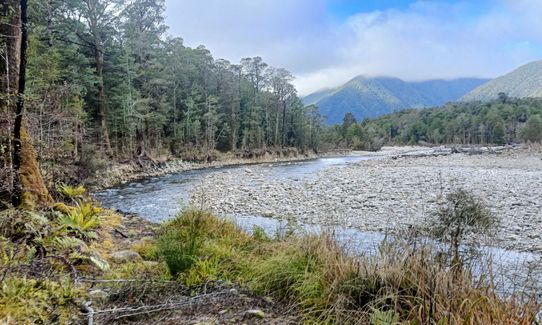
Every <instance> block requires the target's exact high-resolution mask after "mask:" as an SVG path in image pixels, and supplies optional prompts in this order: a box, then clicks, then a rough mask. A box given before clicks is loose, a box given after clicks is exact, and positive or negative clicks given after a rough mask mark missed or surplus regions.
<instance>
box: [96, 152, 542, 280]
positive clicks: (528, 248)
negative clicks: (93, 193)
mask: <svg viewBox="0 0 542 325" xmlns="http://www.w3.org/2000/svg"><path fill="white" fill-rule="evenodd" d="M439 152H440V151H439V150H438V149H427V148H386V149H385V150H383V151H381V152H378V153H366V152H358V153H355V154H352V155H349V156H344V157H333V158H320V159H315V160H311V161H305V162H288V163H265V164H259V165H251V166H243V165H241V166H230V167H222V168H210V169H203V170H192V171H187V172H182V173H177V174H170V175H163V176H158V177H153V178H149V179H145V180H143V181H137V182H132V183H129V184H126V185H123V186H120V187H116V188H111V189H108V190H105V191H103V192H101V193H98V195H97V197H98V199H100V200H101V201H102V202H103V204H104V205H105V206H106V207H110V208H115V209H119V210H121V211H124V212H130V213H137V214H139V215H140V216H142V217H144V218H146V219H148V220H150V221H153V222H160V221H164V220H167V219H170V218H172V217H173V216H175V215H176V214H177V213H178V212H179V211H180V210H181V209H183V208H184V207H187V206H195V207H197V208H204V209H209V210H212V211H213V212H215V213H216V214H218V215H220V216H223V217H228V218H231V219H232V220H234V221H235V222H237V223H238V224H239V225H240V226H241V227H242V228H244V229H245V230H247V231H250V230H251V229H252V227H253V226H260V227H263V228H264V229H265V230H266V231H267V232H268V233H273V232H275V231H277V229H283V228H284V227H285V225H286V224H287V223H288V220H289V221H290V222H292V221H293V222H295V224H297V225H299V226H300V228H301V229H303V230H304V231H308V232H319V231H322V230H323V229H326V230H329V229H332V231H334V232H335V234H336V237H337V238H338V240H339V241H341V242H342V243H344V244H345V246H347V247H350V248H355V250H357V251H358V252H359V251H361V252H364V253H366V252H372V253H374V252H376V251H377V247H378V245H379V244H380V242H381V241H382V240H383V239H384V238H385V236H386V234H393V233H394V232H396V231H397V230H398V229H405V228H408V227H416V226H418V225H420V224H423V223H424V222H426V221H427V220H428V218H430V216H431V214H432V212H433V211H434V210H435V208H436V205H437V203H438V202H439V200H441V199H442V198H443V197H445V195H446V194H448V193H450V192H451V191H453V190H454V189H457V188H464V189H466V190H469V191H471V192H473V193H474V194H475V195H477V196H479V197H480V198H481V199H482V200H484V201H485V203H486V204H487V205H488V207H489V208H490V209H491V211H492V212H493V213H494V214H495V215H496V217H497V218H498V219H499V220H500V227H499V230H498V233H497V236H495V237H494V238H492V240H490V241H486V242H484V243H483V244H484V246H485V250H486V254H490V255H492V256H494V258H495V262H496V266H498V269H499V271H501V272H499V274H502V276H506V277H508V276H513V277H514V278H518V277H520V278H522V277H525V276H526V275H527V274H528V273H532V272H533V269H534V271H538V272H539V271H541V270H540V266H541V263H540V253H541V252H542V238H541V234H542V231H541V229H542V207H541V203H542V202H541V201H542V200H541V198H542V186H541V184H542V160H541V159H540V157H541V155H540V153H537V152H533V151H530V150H510V151H502V152H498V153H492V154H489V153H486V154H482V155H470V154H467V153H460V154H451V152H449V151H445V152H444V153H445V154H442V155H441V154H439ZM435 153H437V154H435ZM501 283H511V281H501Z"/></svg>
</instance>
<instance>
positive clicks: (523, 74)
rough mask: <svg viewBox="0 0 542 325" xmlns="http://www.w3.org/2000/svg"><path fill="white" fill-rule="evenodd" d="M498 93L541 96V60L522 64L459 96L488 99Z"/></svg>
mask: <svg viewBox="0 0 542 325" xmlns="http://www.w3.org/2000/svg"><path fill="white" fill-rule="evenodd" d="M499 93H505V94H506V95H507V96H508V97H517V98H527V97H533V98H534V97H542V60H540V61H534V62H531V63H528V64H526V65H523V66H521V67H519V68H517V69H516V70H514V71H512V72H510V73H508V74H506V75H504V76H502V77H499V78H497V79H493V80H491V81H488V82H487V83H485V84H483V85H481V86H480V87H478V88H476V89H474V90H473V91H471V92H469V93H468V94H466V95H465V96H463V97H462V98H461V100H462V101H475V100H481V101H489V100H492V99H496V98H497V97H498V96H499Z"/></svg>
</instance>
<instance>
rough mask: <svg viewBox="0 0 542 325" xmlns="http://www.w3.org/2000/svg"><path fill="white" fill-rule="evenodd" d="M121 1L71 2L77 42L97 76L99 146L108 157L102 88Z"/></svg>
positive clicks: (109, 145)
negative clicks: (91, 59) (86, 51)
mask: <svg viewBox="0 0 542 325" xmlns="http://www.w3.org/2000/svg"><path fill="white" fill-rule="evenodd" d="M123 5H124V4H123V1H122V0H82V1H81V2H77V1H75V2H73V3H72V7H71V10H72V12H71V14H72V16H73V17H74V19H78V20H79V23H80V24H79V26H81V27H83V28H82V29H80V30H78V31H77V32H76V34H77V36H78V37H79V39H80V41H81V42H83V43H84V44H86V46H87V47H88V48H90V49H91V51H92V52H93V55H94V68H95V73H96V87H97V89H96V90H97V91H96V116H97V125H98V130H99V131H98V144H99V145H100V148H101V149H102V151H103V152H105V153H106V154H108V155H109V156H111V155H112V154H113V153H112V150H111V142H110V139H109V129H108V122H107V101H106V89H105V86H104V65H105V53H106V50H107V45H108V42H109V41H110V40H111V38H112V36H113V35H114V34H115V29H114V26H113V25H114V24H115V22H116V21H117V19H118V15H119V13H120V12H121V11H122V7H123Z"/></svg>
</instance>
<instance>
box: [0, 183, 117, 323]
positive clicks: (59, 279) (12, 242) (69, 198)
mask: <svg viewBox="0 0 542 325" xmlns="http://www.w3.org/2000/svg"><path fill="white" fill-rule="evenodd" d="M59 192H60V194H61V196H62V197H63V201H61V202H56V203H54V204H52V206H51V207H50V208H48V209H45V210H39V211H38V210H35V211H28V210H22V209H14V208H12V209H7V210H3V211H0V280H1V286H0V324H51V323H60V324H66V323H69V322H73V321H77V319H78V316H80V312H79V309H80V308H79V304H80V303H81V302H82V301H83V300H84V299H85V293H84V292H85V290H83V286H81V285H80V284H79V283H78V281H79V278H81V277H83V276H94V275H97V274H103V273H104V272H107V271H109V269H110V264H109V263H108V262H107V255H108V252H109V251H111V249H112V248H113V246H114V245H113V243H112V240H111V236H110V231H111V230H112V229H113V228H114V227H116V226H117V225H118V224H119V223H120V218H121V217H120V216H118V215H116V214H114V213H112V212H111V211H108V210H105V209H102V208H101V207H100V206H99V204H98V203H97V202H94V201H92V200H91V199H90V198H89V197H88V196H86V195H85V190H84V188H82V187H70V186H62V187H60V189H59Z"/></svg>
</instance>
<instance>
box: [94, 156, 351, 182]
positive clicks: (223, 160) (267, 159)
mask: <svg viewBox="0 0 542 325" xmlns="http://www.w3.org/2000/svg"><path fill="white" fill-rule="evenodd" d="M348 152H349V151H347V150H332V151H328V152H324V153H319V154H316V153H314V152H312V151H311V152H304V153H302V152H298V151H297V150H293V149H292V150H282V151H274V152H272V151H267V152H265V154H263V155H261V156H258V157H254V158H242V157H239V156H238V155H235V154H233V153H224V154H221V155H219V156H217V159H216V160H213V161H212V162H208V163H207V162H191V161H185V160H182V159H178V158H173V159H168V160H165V161H162V162H159V163H154V164H140V163H138V162H137V161H129V162H124V163H118V164H112V165H110V166H107V167H106V168H105V170H100V171H97V172H96V174H95V175H94V176H93V177H91V178H89V179H88V180H87V181H86V185H87V186H88V187H89V188H90V189H91V190H92V191H98V190H101V189H105V188H110V187H113V186H118V185H122V184H126V183H129V182H133V181H137V180H142V179H146V178H150V177H157V176H162V175H167V174H175V173H181V172H186V171H190V170H198V169H207V168H221V167H227V166H236V165H255V164H264V163H281V162H296V161H308V160H313V159H317V158H319V157H329V156H342V155H346V154H348Z"/></svg>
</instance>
